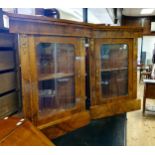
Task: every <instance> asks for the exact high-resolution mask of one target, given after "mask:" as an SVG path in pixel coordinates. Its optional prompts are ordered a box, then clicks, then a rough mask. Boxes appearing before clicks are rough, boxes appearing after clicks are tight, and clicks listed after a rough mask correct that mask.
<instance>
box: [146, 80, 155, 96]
mask: <svg viewBox="0 0 155 155" xmlns="http://www.w3.org/2000/svg"><path fill="white" fill-rule="evenodd" d="M154 90H155V84H154V83H145V98H151V99H155V91H154Z"/></svg>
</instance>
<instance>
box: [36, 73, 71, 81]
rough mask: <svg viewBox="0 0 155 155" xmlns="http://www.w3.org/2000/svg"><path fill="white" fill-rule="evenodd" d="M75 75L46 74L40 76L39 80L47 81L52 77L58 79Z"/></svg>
mask: <svg viewBox="0 0 155 155" xmlns="http://www.w3.org/2000/svg"><path fill="white" fill-rule="evenodd" d="M70 76H74V74H73V73H55V74H47V75H44V76H40V77H39V81H45V80H52V79H58V78H66V77H70Z"/></svg>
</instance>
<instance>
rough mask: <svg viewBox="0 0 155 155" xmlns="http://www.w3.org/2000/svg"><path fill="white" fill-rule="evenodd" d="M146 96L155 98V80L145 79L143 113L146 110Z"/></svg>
mask: <svg viewBox="0 0 155 155" xmlns="http://www.w3.org/2000/svg"><path fill="white" fill-rule="evenodd" d="M146 98H150V99H155V80H152V79H145V80H144V96H143V114H145V111H146Z"/></svg>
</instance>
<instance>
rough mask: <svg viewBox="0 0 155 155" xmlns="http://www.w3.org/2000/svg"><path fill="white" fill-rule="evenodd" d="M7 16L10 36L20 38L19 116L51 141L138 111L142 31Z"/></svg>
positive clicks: (26, 16)
mask: <svg viewBox="0 0 155 155" xmlns="http://www.w3.org/2000/svg"><path fill="white" fill-rule="evenodd" d="M8 17H9V25H10V27H9V31H10V33H14V34H16V35H18V47H19V56H20V63H21V64H20V65H21V78H22V104H23V115H24V117H25V118H28V119H29V120H31V121H32V122H33V124H34V125H36V126H37V127H38V128H39V129H40V130H42V131H43V132H44V133H45V134H46V135H47V136H48V137H49V138H56V137H59V136H61V135H63V134H65V133H67V132H70V131H73V130H75V129H77V128H80V127H82V126H85V125H87V124H88V123H89V122H90V120H91V119H98V118H104V117H107V116H112V115H116V114H121V113H125V112H128V111H131V110H137V109H139V108H140V100H137V99H136V97H137V96H136V81H137V79H136V74H137V73H136V62H137V61H136V58H137V53H136V52H137V49H136V46H137V44H136V43H137V42H136V40H137V37H140V36H141V33H142V29H141V28H129V27H114V26H113V27H112V26H101V25H95V24H86V23H81V22H73V21H68V20H60V19H51V18H48V17H42V16H28V15H13V14H8ZM86 60H89V61H86ZM86 80H87V81H86ZM88 85H89V87H90V89H87V88H88ZM88 98H89V100H90V106H89V107H88V109H86V101H87V100H88Z"/></svg>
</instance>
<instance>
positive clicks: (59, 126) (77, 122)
mask: <svg viewBox="0 0 155 155" xmlns="http://www.w3.org/2000/svg"><path fill="white" fill-rule="evenodd" d="M89 122H90V114H89V112H86V111H85V112H79V113H76V114H74V115H72V116H69V117H65V118H62V119H61V120H59V121H57V122H56V123H55V124H52V125H49V126H48V127H46V128H42V129H41V128H40V129H41V131H42V132H43V133H44V134H45V135H46V136H47V137H48V138H50V139H54V138H57V137H59V136H62V135H64V134H66V133H68V132H71V131H73V130H75V129H78V128H81V127H83V126H85V125H87V124H89Z"/></svg>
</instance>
